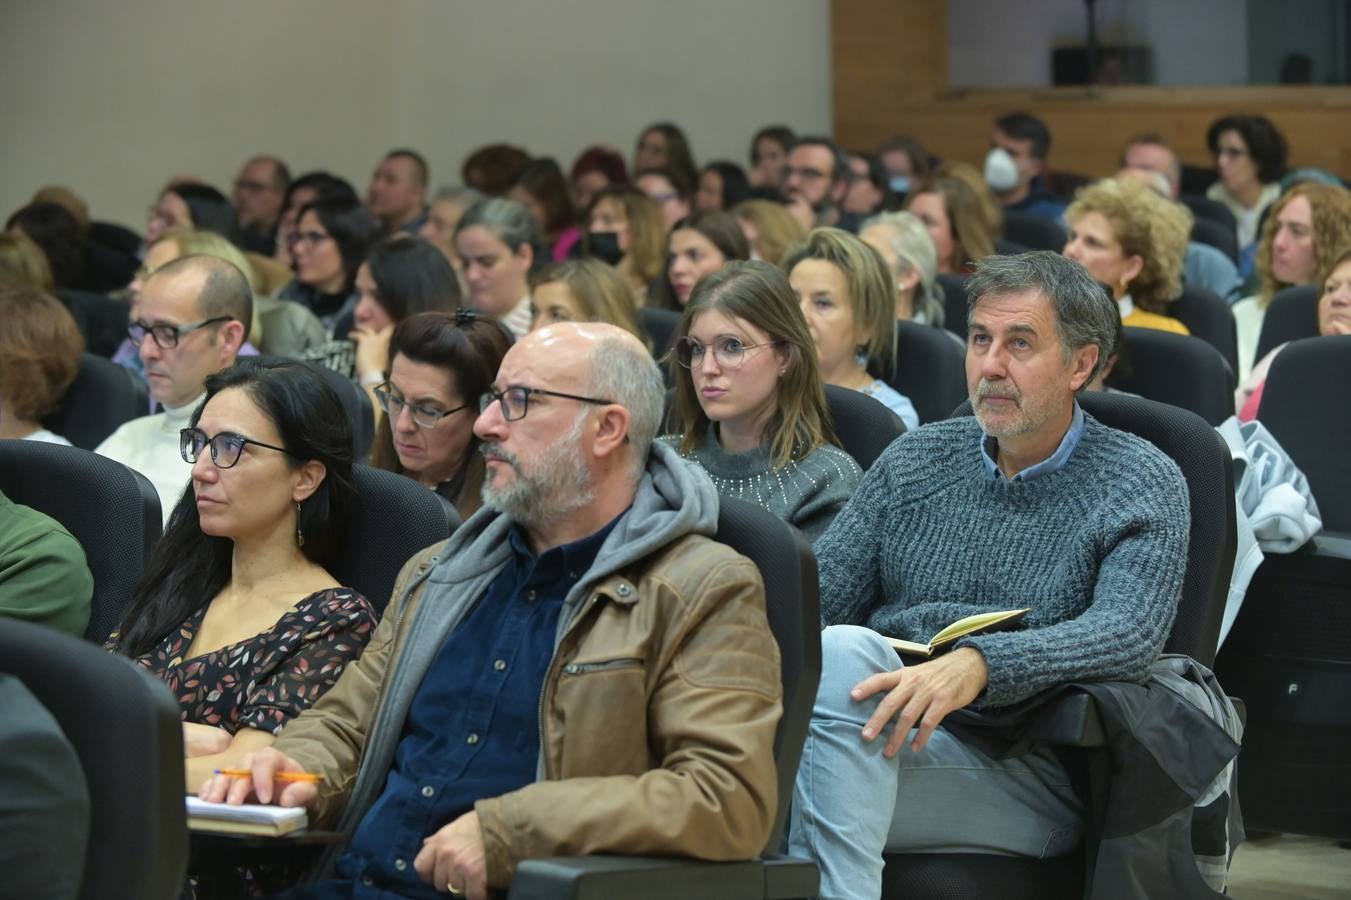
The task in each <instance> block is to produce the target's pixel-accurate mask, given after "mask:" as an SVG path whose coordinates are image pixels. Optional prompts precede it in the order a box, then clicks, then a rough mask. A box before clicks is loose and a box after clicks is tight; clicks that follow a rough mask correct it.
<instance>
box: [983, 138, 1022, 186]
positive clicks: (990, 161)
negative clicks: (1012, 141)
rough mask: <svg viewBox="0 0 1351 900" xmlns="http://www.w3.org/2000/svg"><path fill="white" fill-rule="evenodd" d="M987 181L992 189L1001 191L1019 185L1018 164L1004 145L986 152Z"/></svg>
mask: <svg viewBox="0 0 1351 900" xmlns="http://www.w3.org/2000/svg"><path fill="white" fill-rule="evenodd" d="M985 183H986V184H988V185H989V186H990V189H991V190H994V191H1001V192H1002V191H1011V190H1013V189H1014V188H1016V187H1017V186H1018V164H1017V163H1015V162H1014V161H1013V157H1012V156H1010V155H1009V151H1007V150H1005V149H1004V148H1003V147H994V148H992V149H991V150H990V152H989V153H987V154H985Z"/></svg>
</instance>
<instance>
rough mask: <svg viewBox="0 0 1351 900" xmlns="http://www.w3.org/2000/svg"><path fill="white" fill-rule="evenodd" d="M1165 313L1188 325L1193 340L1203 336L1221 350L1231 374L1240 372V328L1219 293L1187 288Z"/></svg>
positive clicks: (1199, 288) (1191, 287)
mask: <svg viewBox="0 0 1351 900" xmlns="http://www.w3.org/2000/svg"><path fill="white" fill-rule="evenodd" d="M1165 312H1166V313H1167V314H1168V315H1170V316H1172V317H1173V318H1175V319H1177V320H1178V321H1179V322H1181V323H1182V324H1183V325H1186V326H1187V330H1188V331H1190V332H1191V333H1192V336H1193V337H1199V338H1200V339H1201V340H1203V341H1205V342H1206V343H1207V344H1209V345H1210V346H1212V347H1214V348H1215V349H1216V350H1218V351H1220V356H1223V357H1224V361H1225V362H1227V363H1229V370H1230V371H1231V372H1237V371H1238V325H1237V324H1236V323H1235V322H1234V314H1233V312H1232V311H1231V310H1230V309H1229V304H1228V303H1225V302H1224V301H1223V300H1221V299H1220V297H1219V295H1218V294H1216V293H1215V292H1214V291H1208V290H1206V289H1205V288H1202V287H1197V286H1195V285H1187V286H1186V287H1184V288H1183V289H1182V295H1181V296H1180V297H1178V298H1177V299H1176V300H1173V301H1171V302H1170V303H1169V304H1168V308H1167V309H1166V310H1165ZM1235 384H1237V382H1235Z"/></svg>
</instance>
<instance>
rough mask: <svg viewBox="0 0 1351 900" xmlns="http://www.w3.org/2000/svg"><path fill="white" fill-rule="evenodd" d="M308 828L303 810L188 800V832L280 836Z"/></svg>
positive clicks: (195, 799) (194, 798)
mask: <svg viewBox="0 0 1351 900" xmlns="http://www.w3.org/2000/svg"><path fill="white" fill-rule="evenodd" d="M308 824H309V817H308V816H307V815H306V813H305V810H304V809H303V808H302V807H281V806H263V805H261V804H258V803H245V804H243V805H241V806H231V805H229V804H227V803H208V802H206V801H205V800H198V799H197V798H196V797H188V829H189V830H190V831H215V832H222V833H225V834H261V835H273V836H280V835H283V834H290V833H291V832H293V831H299V830H300V829H302V828H304V827H305V826H306V825H308Z"/></svg>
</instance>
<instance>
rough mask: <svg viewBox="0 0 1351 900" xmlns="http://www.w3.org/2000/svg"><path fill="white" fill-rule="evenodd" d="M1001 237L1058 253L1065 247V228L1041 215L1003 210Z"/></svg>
mask: <svg viewBox="0 0 1351 900" xmlns="http://www.w3.org/2000/svg"><path fill="white" fill-rule="evenodd" d="M1003 237H1004V238H1005V239H1006V240H1010V241H1013V242H1015V243H1018V244H1022V245H1023V246H1024V247H1029V248H1031V249H1033V250H1050V251H1051V252H1052V253H1059V252H1061V251H1062V250H1064V249H1065V240H1066V238H1065V229H1063V228H1061V227H1060V226H1059V225H1057V224H1056V223H1055V222H1054V221H1052V220H1051V219H1046V218H1042V217H1041V216H1029V215H1027V214H1025V213H1015V212H1005V213H1004V234H1003Z"/></svg>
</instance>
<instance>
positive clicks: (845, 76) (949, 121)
mask: <svg viewBox="0 0 1351 900" xmlns="http://www.w3.org/2000/svg"><path fill="white" fill-rule="evenodd" d="M831 26H832V34H831V47H832V52H833V58H832V70H833V71H832V74H833V79H834V83H833V86H832V87H833V96H834V103H835V107H834V122H835V136H836V138H837V139H838V140H839V141H840V143H842V144H843V145H844V146H846V147H854V148H864V149H866V148H871V147H874V146H876V144H877V143H878V142H879V141H881V140H883V139H884V138H886V137H887V136H888V135H891V134H895V133H898V132H899V133H908V134H913V135H915V136H916V137H918V138H919V139H920V141H921V142H922V143H923V144H924V145H925V147H926V148H928V149H929V151H930V152H931V153H934V154H936V155H938V156H943V157H946V158H952V159H961V160H965V161H967V162H971V163H973V164H977V165H978V164H979V163H980V161H981V159H982V158H983V157H984V155H985V152H986V150H987V149H988V146H989V135H990V127H991V123H992V122H993V120H994V119H995V118H997V117H998V116H999V115H1001V114H1003V113H1006V112H1010V111H1012V110H1015V109H1021V110H1026V111H1028V112H1031V113H1034V114H1036V115H1038V116H1040V117H1041V118H1043V119H1044V120H1045V121H1046V123H1047V125H1049V126H1050V128H1051V132H1052V134H1053V135H1054V145H1053V147H1052V150H1051V165H1052V166H1053V167H1054V168H1057V169H1061V170H1066V171H1074V172H1082V173H1084V174H1089V175H1106V174H1110V173H1111V172H1114V171H1115V170H1116V168H1117V159H1118V156H1119V154H1120V149H1121V145H1122V144H1123V143H1124V142H1125V141H1126V140H1127V139H1128V138H1130V137H1131V136H1132V135H1134V134H1137V133H1140V132H1144V131H1153V132H1157V133H1159V134H1160V135H1162V136H1163V137H1164V139H1166V140H1167V141H1169V143H1171V144H1172V145H1173V146H1174V147H1175V148H1176V149H1177V151H1178V154H1179V155H1180V156H1181V157H1182V159H1183V161H1184V162H1188V163H1193V164H1196V165H1206V166H1208V165H1211V164H1212V160H1211V159H1210V155H1209V152H1208V151H1207V149H1206V146H1205V132H1206V128H1207V126H1208V125H1209V124H1210V123H1211V122H1212V121H1214V120H1215V119H1216V118H1218V117H1220V116H1222V115H1225V114H1227V113H1234V112H1246V113H1262V114H1264V115H1266V116H1268V117H1270V118H1271V120H1272V121H1273V122H1275V123H1276V125H1277V127H1278V128H1280V129H1281V130H1282V131H1283V132H1285V135H1286V138H1287V139H1288V140H1289V142H1290V147H1291V153H1290V160H1291V164H1292V165H1311V166H1319V167H1321V168H1324V169H1328V170H1331V171H1333V172H1336V173H1337V174H1338V175H1340V176H1341V177H1342V178H1346V179H1351V89H1349V88H1336V87H1195V88H1176V87H1122V88H1104V89H1099V90H1096V91H1094V92H1093V93H1091V94H1090V93H1089V92H1088V91H1085V90H1084V89H1082V88H1051V89H1044V90H1028V89H1018V90H1008V91H998V90H988V91H949V90H948V89H947V55H946V54H947V3H946V0H832V3H831Z"/></svg>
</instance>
